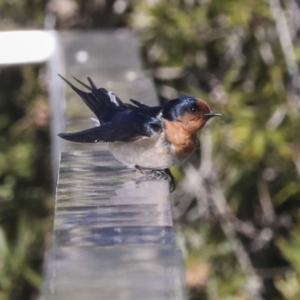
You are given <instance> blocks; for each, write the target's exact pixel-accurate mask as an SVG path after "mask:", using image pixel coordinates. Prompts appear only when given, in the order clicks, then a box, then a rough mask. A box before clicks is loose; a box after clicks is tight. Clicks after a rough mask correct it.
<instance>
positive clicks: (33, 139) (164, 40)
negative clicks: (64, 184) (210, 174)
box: [0, 0, 300, 300]
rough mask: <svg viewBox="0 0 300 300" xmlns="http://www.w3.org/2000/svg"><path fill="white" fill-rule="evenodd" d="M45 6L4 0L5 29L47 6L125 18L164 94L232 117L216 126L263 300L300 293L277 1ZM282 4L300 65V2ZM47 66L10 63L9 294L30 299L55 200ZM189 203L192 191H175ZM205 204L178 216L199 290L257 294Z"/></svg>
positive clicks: (5, 274)
mask: <svg viewBox="0 0 300 300" xmlns="http://www.w3.org/2000/svg"><path fill="white" fill-rule="evenodd" d="M47 3H48V1H34V0H27V1H4V0H2V1H1V0H0V12H1V13H0V14H1V15H0V17H1V20H0V29H1V30H10V29H16V28H18V29H19V28H22V29H25V28H42V27H43V23H44V19H45V12H46V10H47V9H48V11H49V10H53V11H54V12H55V14H56V16H57V26H58V28H63V29H70V28H103V27H119V26H124V25H126V20H127V24H130V25H131V26H132V27H133V28H134V29H136V30H137V31H138V32H139V36H140V40H141V45H142V53H143V58H144V62H145V65H146V67H147V68H148V69H149V70H151V72H152V75H153V77H154V79H155V82H156V86H157V90H158V93H159V95H160V97H161V99H162V101H164V100H165V99H167V98H168V99H169V98H172V97H175V96H176V95H178V93H180V92H184V93H189V94H192V95H195V96H198V97H200V98H203V99H204V100H205V101H208V102H209V104H210V106H211V107H212V108H213V110H215V111H218V112H221V113H222V114H223V117H222V119H218V120H213V121H211V122H210V123H209V125H208V126H207V130H208V131H209V133H210V134H212V140H213V164H214V169H215V172H216V174H217V177H218V180H219V182H220V185H221V187H222V189H223V191H224V195H225V196H226V199H227V202H228V204H229V206H230V209H231V213H230V218H231V220H232V224H233V225H234V226H235V230H236V235H237V237H238V238H239V241H241V242H242V243H243V247H244V248H245V249H246V251H247V253H248V255H249V257H250V259H251V263H252V265H253V267H254V269H255V270H256V271H257V273H258V275H259V276H261V278H262V279H263V281H264V289H263V291H261V293H262V294H263V297H264V298H265V299H286V300H296V299H299V298H300V262H299V253H300V240H299V236H300V220H299V212H300V211H299V201H300V188H299V186H300V185H299V172H300V163H299V161H300V154H299V153H300V139H299V123H300V117H299V96H297V95H295V93H296V92H295V89H294V88H293V86H292V85H291V77H290V74H289V72H288V70H287V63H286V58H285V56H284V55H283V47H282V45H281V44H280V42H279V39H278V30H277V28H276V20H274V18H273V16H272V13H271V9H270V6H269V3H272V1H269V2H268V1H260V0H252V1H250V0H248V1H245V0H228V1H219V0H201V1H200V0H168V1H167V0H160V1H155V0H145V1H138V0H131V1H120V0H118V1H115V0H113V1H109V0H106V1H95V0H91V1H84V0H78V1H73V0H68V1H67V0H61V1H52V5H50V6H49V5H48V6H46V4H47ZM284 5H285V6H284V7H283V8H284V9H285V11H286V14H285V16H286V18H287V20H288V25H289V28H290V29H291V28H292V29H291V31H292V33H291V37H292V38H293V39H294V40H293V41H294V45H295V47H294V52H295V55H296V60H297V62H298V61H299V59H300V47H299V27H297V26H299V25H297V24H298V23H297V18H295V15H296V16H297V11H298V12H299V7H298V6H297V4H296V2H294V0H290V1H287V2H285V3H284ZM293 5H294V6H293ZM46 7H48V8H46ZM298 65H299V64H298ZM43 72H44V71H43V67H42V66H22V67H21V66H15V67H5V68H4V67H1V68H0V131H1V134H0V210H1V214H0V299H1V300H2V299H29V298H31V299H32V298H34V297H35V296H36V293H37V289H38V287H39V286H40V283H41V279H40V275H39V274H40V273H41V262H42V257H43V249H44V248H45V242H46V237H47V234H46V233H47V230H49V227H50V222H49V221H50V220H49V219H50V218H49V212H51V208H52V203H53V202H52V200H53V199H51V180H50V176H51V174H50V172H49V170H50V161H49V154H50V145H49V136H48V125H49V111H48V107H47V102H46V83H45V82H43V79H42V78H43V76H41V74H43ZM197 154H198V157H196V159H195V158H194V161H195V162H196V165H197V164H199V155H200V153H197ZM174 171H175V173H176V174H180V176H181V177H180V178H184V177H183V175H182V172H181V171H179V170H174ZM178 178H179V175H178ZM179 189H180V185H179ZM183 192H186V193H188V192H189V191H183ZM196 198H197V197H196ZM200 198H201V197H200ZM180 201H184V197H182V199H180V198H178V199H175V202H176V203H180ZM201 205H203V202H201V201H200V200H199V199H194V201H193V202H191V204H190V205H189V206H188V207H187V208H186V210H185V211H183V212H182V213H181V217H180V218H179V220H178V221H177V228H178V230H177V232H178V242H179V244H180V245H181V248H182V249H183V252H184V253H185V256H186V265H187V282H188V284H189V287H190V298H191V299H234V300H237V299H248V297H249V294H248V293H247V286H246V285H247V284H249V282H250V281H249V280H248V279H249V278H248V277H249V274H247V273H245V272H244V271H243V270H242V269H241V266H240V264H239V263H238V259H237V257H236V254H235V253H234V252H233V251H232V241H230V240H228V237H227V236H226V234H225V233H224V229H223V228H222V224H221V222H220V217H219V216H218V215H217V213H216V212H215V211H214V209H213V208H209V209H208V211H207V213H205V214H200V213H199V214H198V215H196V216H195V215H193V218H191V217H190V215H191V214H190V212H191V211H193V210H194V209H195V208H196V209H198V210H199V211H200V209H201ZM197 206H198V207H197ZM247 226H248V227H249V228H250V229H249V230H246V229H247V228H248V227H247ZM244 227H245V228H246V229H245V230H244ZM250 283H251V282H250ZM248 289H251V286H250V287H249V286H248Z"/></svg>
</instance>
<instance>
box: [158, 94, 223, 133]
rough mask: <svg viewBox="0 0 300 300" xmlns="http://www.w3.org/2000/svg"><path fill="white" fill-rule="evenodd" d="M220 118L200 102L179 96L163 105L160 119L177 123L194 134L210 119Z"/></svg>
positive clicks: (189, 97) (192, 98)
mask: <svg viewBox="0 0 300 300" xmlns="http://www.w3.org/2000/svg"><path fill="white" fill-rule="evenodd" d="M215 116H221V114H218V113H215V112H213V111H211V110H210V108H209V106H208V105H207V104H206V103H205V102H204V101H202V100H199V99H196V98H194V97H191V96H181V97H179V98H176V99H173V100H170V101H169V102H167V103H166V104H165V105H164V108H163V111H162V117H163V118H164V119H165V120H167V121H171V122H179V123H181V125H182V126H183V127H184V128H185V129H186V130H187V131H189V132H191V133H192V132H196V131H198V130H199V129H201V128H202V127H203V126H204V125H205V123H206V122H207V121H208V120H209V119H210V118H212V117H215Z"/></svg>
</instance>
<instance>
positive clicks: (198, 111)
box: [58, 75, 221, 191]
mask: <svg viewBox="0 0 300 300" xmlns="http://www.w3.org/2000/svg"><path fill="white" fill-rule="evenodd" d="M59 76H60V77H61V78H62V79H63V80H64V81H65V82H66V83H67V84H68V85H69V86H70V87H71V88H72V89H73V90H74V91H75V92H76V93H77V94H78V95H79V96H80V98H81V99H82V100H83V101H84V103H85V104H86V105H87V106H88V107H89V108H90V109H91V111H92V112H93V113H94V114H95V115H96V117H97V119H93V120H94V121H95V122H96V127H93V128H90V129H86V130H83V131H80V132H74V133H60V134H58V135H59V136H60V137H61V138H63V139H65V140H68V141H72V142H78V143H108V145H109V147H110V151H111V152H112V154H113V155H114V157H115V158H116V159H117V160H119V161H120V162H122V163H123V164H124V165H126V166H128V167H130V168H135V169H136V170H137V171H139V172H141V173H143V174H146V175H147V176H148V175H150V176H152V177H153V175H155V176H156V177H157V176H158V177H161V176H162V175H167V176H169V177H170V179H171V190H172V191H173V190H175V180H174V177H173V176H172V173H171V172H170V167H172V166H174V165H180V164H181V163H183V162H184V161H185V160H186V159H187V158H188V157H189V156H190V155H191V154H192V153H193V152H194V151H195V149H196V148H197V147H198V146H199V140H198V138H197V132H198V131H199V130H200V129H201V128H202V127H203V126H204V125H205V124H206V122H207V121H208V120H209V119H210V118H212V117H215V116H221V114H219V113H215V112H213V111H211V110H210V108H209V106H208V105H207V104H206V103H205V102H204V101H202V100H200V99H197V98H195V97H191V96H180V97H178V98H176V99H173V100H169V101H168V102H167V103H166V104H164V105H163V106H152V107H150V106H147V105H145V104H142V103H140V102H139V101H136V100H133V99H130V101H131V103H124V102H123V101H121V99H120V98H119V97H118V96H117V95H116V94H115V93H113V92H110V91H107V90H106V89H104V88H97V87H96V85H95V84H94V82H93V81H92V80H91V79H90V78H89V77H88V78H87V79H88V82H89V84H90V86H88V85H86V84H85V83H83V82H81V81H80V80H78V79H76V78H74V79H75V80H76V81H77V82H79V83H80V84H81V85H83V86H84V87H85V88H86V89H88V90H89V91H88V92H85V91H82V90H80V89H78V88H77V87H75V86H74V85H73V84H72V83H71V82H69V81H68V80H67V79H65V78H64V77H62V76H61V75H59Z"/></svg>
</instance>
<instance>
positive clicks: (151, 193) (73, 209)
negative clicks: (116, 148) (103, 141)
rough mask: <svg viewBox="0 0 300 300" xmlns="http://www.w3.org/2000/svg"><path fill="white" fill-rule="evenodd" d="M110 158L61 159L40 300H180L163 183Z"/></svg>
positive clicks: (94, 154)
mask: <svg viewBox="0 0 300 300" xmlns="http://www.w3.org/2000/svg"><path fill="white" fill-rule="evenodd" d="M139 179H140V177H139V175H137V174H135V173H133V171H132V170H129V169H127V168H126V167H125V166H122V165H121V164H120V163H119V162H117V161H116V160H115V159H114V158H113V157H112V155H111V154H110V153H109V152H108V151H85V152H79V151H78V152H71V153H63V154H62V158H61V164H60V172H59V184H58V189H57V202H56V213H55V223H54V241H53V248H52V251H51V253H50V254H49V257H48V259H47V261H48V263H47V272H46V274H47V281H46V286H45V290H44V295H43V299H72V300H73V299H122V300H126V299H128V300H129V299H130V300H132V299H155V300H159V299H185V298H184V296H185V295H184V288H183V286H182V284H183V278H182V277H183V276H182V270H183V269H182V258H181V254H180V253H179V251H178V250H177V248H176V245H175V241H174V232H173V228H172V218H171V212H170V203H169V201H170V199H169V187H168V182H167V181H139Z"/></svg>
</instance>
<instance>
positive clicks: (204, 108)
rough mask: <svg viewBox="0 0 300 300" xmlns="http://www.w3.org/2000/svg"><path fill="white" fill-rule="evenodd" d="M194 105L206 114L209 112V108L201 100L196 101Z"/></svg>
mask: <svg viewBox="0 0 300 300" xmlns="http://www.w3.org/2000/svg"><path fill="white" fill-rule="evenodd" d="M196 104H197V106H198V107H199V108H200V109H201V110H203V111H205V112H207V113H209V112H210V108H209V106H208V105H207V104H206V103H205V102H204V101H203V100H201V99H197V102H196Z"/></svg>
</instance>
